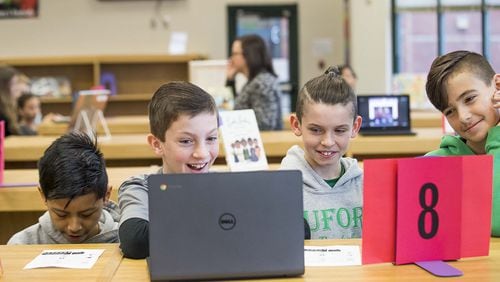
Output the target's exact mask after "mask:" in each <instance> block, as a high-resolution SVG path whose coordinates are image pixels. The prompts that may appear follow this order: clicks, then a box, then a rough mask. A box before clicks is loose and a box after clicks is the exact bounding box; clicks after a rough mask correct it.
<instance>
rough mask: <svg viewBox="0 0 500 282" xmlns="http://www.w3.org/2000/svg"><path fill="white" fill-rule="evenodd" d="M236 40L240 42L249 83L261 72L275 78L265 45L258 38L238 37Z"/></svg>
mask: <svg viewBox="0 0 500 282" xmlns="http://www.w3.org/2000/svg"><path fill="white" fill-rule="evenodd" d="M236 40H237V41H240V42H241V48H242V49H243V57H244V58H245V61H246V63H247V67H248V72H249V75H248V80H249V81H250V80H252V79H253V78H254V77H255V76H256V75H257V74H259V72H261V71H263V70H265V71H267V72H269V73H271V74H272V75H274V76H277V75H276V73H275V72H274V68H273V64H272V60H271V55H270V54H269V51H268V49H267V46H266V43H265V42H264V40H263V39H262V38H261V37H260V36H258V35H256V34H250V35H244V36H241V37H238V38H236Z"/></svg>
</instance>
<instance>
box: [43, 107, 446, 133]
mask: <svg viewBox="0 0 500 282" xmlns="http://www.w3.org/2000/svg"><path fill="white" fill-rule="evenodd" d="M441 116H442V115H441V113H439V112H438V111H423V110H422V111H412V112H411V123H412V127H413V128H421V127H437V128H441ZM106 123H107V124H108V127H109V131H110V132H111V134H112V135H114V134H136V133H142V134H147V133H149V132H150V131H149V118H148V116H144V115H143V116H141V115H139V116H115V117H106ZM283 124H284V127H285V130H289V129H290V118H289V117H284V118H283ZM67 130H68V124H67V123H55V122H52V121H50V120H46V121H44V122H43V123H42V124H40V127H39V128H38V133H39V134H40V135H61V134H64V133H65V132H66V131H67ZM97 130H98V132H100V133H102V132H103V131H102V128H101V127H99V128H98V129H97Z"/></svg>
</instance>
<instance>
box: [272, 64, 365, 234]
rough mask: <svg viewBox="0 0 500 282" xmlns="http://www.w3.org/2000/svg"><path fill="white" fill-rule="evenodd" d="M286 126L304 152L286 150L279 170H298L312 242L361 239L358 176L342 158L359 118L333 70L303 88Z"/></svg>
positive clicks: (354, 163)
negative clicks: (300, 143)
mask: <svg viewBox="0 0 500 282" xmlns="http://www.w3.org/2000/svg"><path fill="white" fill-rule="evenodd" d="M290 124H291V128H292V131H293V133H294V134H295V135H296V136H301V137H302V141H303V149H302V148H301V147H299V146H293V147H292V148H290V149H289V150H288V152H287V154H286V156H285V158H284V159H283V160H282V162H281V169H298V170H300V171H302V177H303V181H304V186H303V187H304V188H303V189H304V190H303V192H304V218H305V219H306V220H307V222H308V223H309V227H310V231H311V239H334V238H359V237H361V218H362V209H363V173H362V171H361V169H360V168H359V167H358V163H357V161H356V160H355V159H352V158H344V157H342V156H343V155H344V154H345V152H346V151H347V148H348V146H349V141H350V140H351V139H352V138H354V137H356V136H357V134H358V131H359V128H360V126H361V117H360V116H358V115H357V101H356V95H355V94H354V91H353V90H352V88H351V87H350V86H349V85H348V84H347V83H346V81H345V80H344V79H343V78H342V77H341V76H340V71H339V69H338V68H337V67H330V68H329V69H328V70H327V71H326V72H325V74H323V75H320V76H318V77H316V78H313V79H311V80H309V81H308V82H307V83H306V84H305V85H304V87H303V88H302V89H301V91H300V93H299V96H298V98H297V106H296V113H295V114H293V115H291V117H290Z"/></svg>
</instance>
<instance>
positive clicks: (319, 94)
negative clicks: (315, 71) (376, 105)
mask: <svg viewBox="0 0 500 282" xmlns="http://www.w3.org/2000/svg"><path fill="white" fill-rule="evenodd" d="M306 103H322V104H327V105H336V104H342V105H343V106H347V105H349V103H351V104H350V106H351V109H352V117H353V120H354V118H355V117H356V116H357V107H358V106H357V104H358V103H357V99H356V94H354V91H353V90H352V88H351V87H350V86H349V85H348V84H347V82H346V81H345V80H344V79H343V78H342V76H341V74H340V70H339V67H337V66H332V67H329V68H328V69H327V70H326V71H325V73H324V74H322V75H320V76H318V77H315V78H313V79H311V80H309V81H308V82H306V84H305V85H304V87H302V89H301V90H300V92H299V96H298V98H297V105H296V109H295V110H296V115H297V118H298V120H299V121H302V116H303V115H304V106H305V104H306Z"/></svg>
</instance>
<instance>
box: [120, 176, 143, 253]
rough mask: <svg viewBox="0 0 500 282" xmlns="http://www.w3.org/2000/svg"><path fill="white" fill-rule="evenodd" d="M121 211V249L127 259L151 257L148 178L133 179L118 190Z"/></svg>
mask: <svg viewBox="0 0 500 282" xmlns="http://www.w3.org/2000/svg"><path fill="white" fill-rule="evenodd" d="M118 205H119V206H120V210H121V219H120V227H119V229H118V235H119V237H120V248H121V250H122V252H123V255H124V256H125V257H129V258H145V257H147V256H148V255H149V217H148V188H147V176H146V175H141V176H139V177H132V178H130V179H128V180H127V181H125V182H124V183H123V184H122V185H121V186H120V189H119V190H118Z"/></svg>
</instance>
